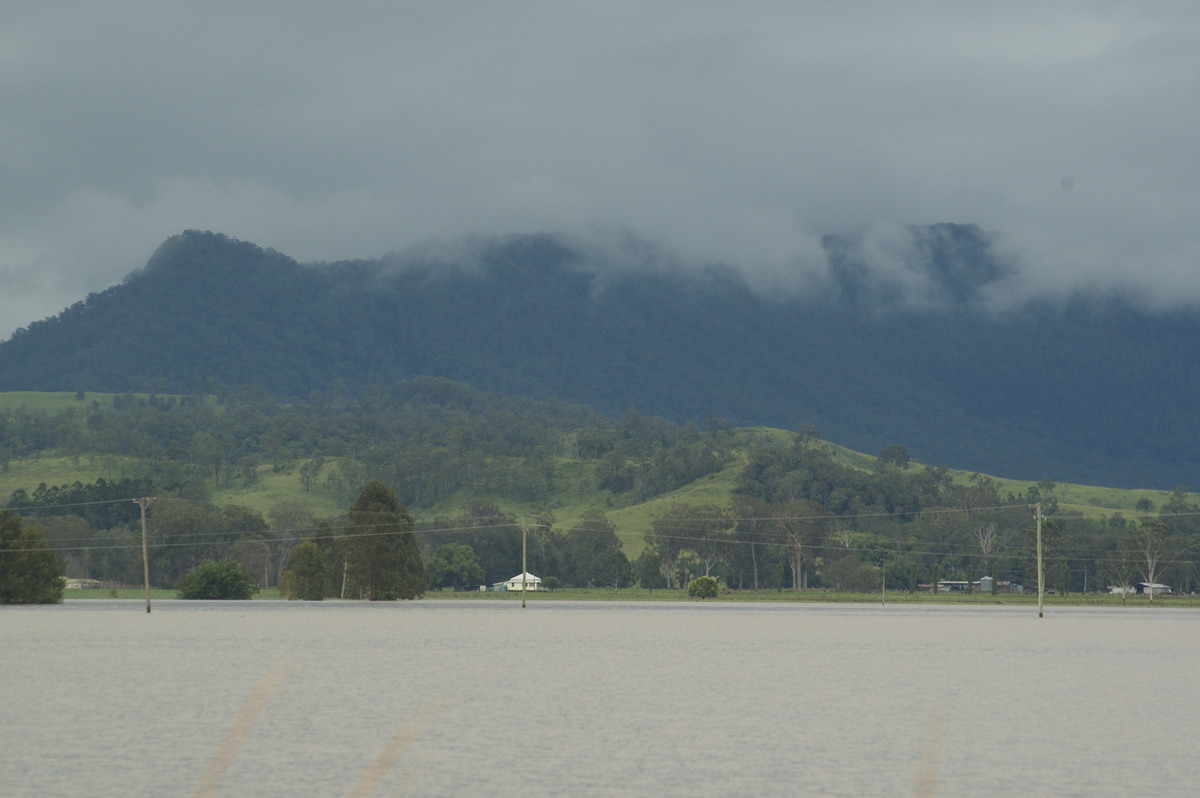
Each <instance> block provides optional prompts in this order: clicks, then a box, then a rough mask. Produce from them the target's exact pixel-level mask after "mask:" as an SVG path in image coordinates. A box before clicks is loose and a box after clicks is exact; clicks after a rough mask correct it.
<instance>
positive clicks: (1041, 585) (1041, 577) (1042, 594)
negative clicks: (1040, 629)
mask: <svg viewBox="0 0 1200 798" xmlns="http://www.w3.org/2000/svg"><path fill="white" fill-rule="evenodd" d="M1034 507H1035V508H1036V509H1035V510H1034V512H1035V513H1036V514H1037V579H1038V617H1039V618H1041V617H1044V616H1043V611H1042V608H1043V606H1044V604H1045V601H1046V569H1045V568H1044V567H1043V563H1042V505H1041V502H1038V503H1037V504H1036V505H1034Z"/></svg>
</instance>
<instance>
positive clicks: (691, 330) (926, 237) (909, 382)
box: [0, 225, 1200, 488]
mask: <svg viewBox="0 0 1200 798" xmlns="http://www.w3.org/2000/svg"><path fill="white" fill-rule="evenodd" d="M914 239H915V240H917V241H918V242H919V243H920V247H919V254H920V257H918V258H916V259H915V260H912V259H910V262H909V263H908V265H907V266H906V268H907V269H908V270H909V271H907V272H905V273H904V274H903V275H901V276H902V277H904V279H905V280H908V281H909V282H910V283H911V282H914V281H916V282H917V283H919V285H920V286H921V290H922V291H923V292H924V293H923V296H925V297H926V298H928V299H929V301H928V302H926V303H924V304H920V303H917V304H914V303H912V302H911V301H908V299H911V294H908V295H906V294H905V290H906V289H905V288H904V285H903V282H890V283H889V282H888V280H886V279H880V277H879V275H878V274H874V273H872V272H871V270H870V268H869V267H868V266H867V265H865V263H864V262H862V260H861V258H860V256H859V254H858V252H859V250H858V249H857V248H856V246H855V242H854V241H852V240H849V239H838V238H829V239H827V240H826V248H827V251H828V253H829V255H830V262H831V266H832V278H831V281H830V284H829V285H828V286H826V287H825V288H824V290H822V291H820V292H816V293H811V292H810V293H809V294H804V295H796V296H775V297H772V298H764V297H763V296H761V295H759V294H756V293H755V292H754V291H753V290H751V288H750V287H749V286H748V285H747V284H746V283H744V282H743V281H742V280H741V279H739V278H738V277H737V276H736V275H734V274H732V273H731V272H728V271H724V270H721V269H719V268H710V269H707V270H702V271H684V270H681V269H671V268H659V269H656V270H652V271H649V272H647V271H637V270H634V269H632V268H628V267H623V266H622V264H619V263H618V264H608V265H607V267H598V266H595V265H591V264H589V262H588V261H587V260H586V259H585V258H584V257H583V256H582V255H581V254H580V253H578V252H576V251H574V250H572V249H571V248H570V247H569V246H567V245H566V244H564V243H563V242H562V241H560V240H557V239H555V238H553V237H551V236H545V235H538V236H513V237H509V238H499V239H491V240H484V241H479V242H475V244H474V249H473V251H472V253H471V255H470V257H463V258H458V259H455V260H453V261H451V262H445V261H444V259H443V260H442V261H437V260H434V259H425V260H422V259H415V258H408V259H405V260H400V259H397V258H385V259H381V260H378V261H354V262H343V263H334V264H321V265H301V264H298V263H296V262H295V261H293V260H292V259H290V258H287V257H285V256H283V255H281V254H279V253H276V252H274V251H272V250H264V249H260V248H259V247H256V246H254V245H252V244H248V243H244V242H239V241H235V240H232V239H229V238H227V237H225V236H221V235H216V234H212V233H200V232H195V231H189V232H186V233H184V234H182V235H179V236H175V237H173V238H172V239H170V240H168V241H167V242H166V243H164V244H163V246H162V247H160V248H159V250H158V251H157V252H156V253H155V254H154V256H153V257H152V258H151V259H150V261H149V262H148V264H147V265H146V267H145V268H144V269H141V270H139V271H136V272H134V273H132V274H131V275H130V276H129V277H127V278H126V280H125V281H124V282H123V283H122V284H120V285H117V286H114V287H112V288H110V289H108V290H106V291H104V292H101V293H98V294H93V295H91V296H89V297H87V298H86V299H85V300H83V301H81V302H80V303H77V304H76V305H73V306H72V307H70V308H68V309H66V310H65V311H63V313H61V314H60V315H58V316H57V317H54V318H51V319H47V320H45V321H42V322H37V323H35V324H32V325H30V326H29V328H28V329H25V330H21V331H18V332H17V333H16V334H14V335H13V337H12V338H11V339H10V340H8V341H6V342H4V343H2V344H0V390H74V389H76V388H81V387H82V388H86V389H88V390H100V391H126V390H138V389H141V388H142V387H143V386H147V385H151V386H156V387H157V389H158V390H182V391H188V390H190V391H199V390H205V387H206V386H207V387H209V388H211V387H212V386H213V384H214V383H220V384H225V385H231V386H237V385H247V384H260V385H262V386H263V387H264V388H265V389H267V390H268V391H271V392H273V393H277V394H281V395H293V396H304V395H307V394H308V393H309V392H310V391H312V390H314V389H325V388H328V387H329V386H330V385H332V384H334V383H335V382H337V381H338V380H344V381H345V383H346V384H347V385H348V386H349V387H350V388H352V389H353V388H362V387H366V386H369V385H371V384H375V383H386V382H391V381H394V380H397V379H401V378H408V377H412V376H415V375H421V374H427V375H434V376H441V377H447V378H451V379H454V380H460V381H464V382H469V383H472V384H474V385H477V386H479V387H481V388H485V389H489V390H499V391H503V392H507V393H513V394H519V395H528V396H533V397H543V398H545V397H556V398H561V399H566V400H569V401H573V402H583V403H587V404H590V405H592V406H594V407H596V408H598V409H600V410H602V411H604V412H607V413H610V414H614V415H618V414H621V413H624V412H625V411H627V410H628V409H630V408H637V409H639V410H640V411H642V412H643V413H648V414H656V415H663V416H666V417H668V418H672V419H676V420H686V419H688V418H704V417H706V416H718V417H725V418H728V419H729V420H731V421H732V422H734V423H736V424H745V425H759V424H761V425H770V426H776V427H783V428H795V427H797V426H799V425H801V424H813V425H815V426H816V427H817V428H818V429H819V430H820V432H821V434H822V436H823V437H825V438H827V439H829V440H833V441H836V442H838V443H842V444H845V445H847V446H850V447H852V448H855V449H858V450H862V451H867V452H873V451H879V450H880V449H882V448H883V446H885V445H887V444H889V443H902V444H903V445H905V446H906V447H908V448H909V450H910V451H911V452H912V454H913V456H914V457H917V458H919V459H921V460H922V461H924V462H934V463H945V464H947V465H953V466H955V467H957V468H964V469H977V470H980V471H987V472H989V473H994V474H999V475H1003V476H1011V477H1017V478H1026V479H1038V478H1042V477H1049V478H1053V479H1056V480H1061V481H1073V482H1088V483H1098V484H1109V485H1113V486H1124V487H1158V488H1167V487H1170V486H1172V485H1174V484H1177V483H1185V484H1197V483H1198V482H1200V454H1198V453H1197V451H1196V449H1197V447H1196V446H1195V444H1196V442H1197V440H1198V439H1200V416H1198V414H1196V413H1195V412H1194V410H1193V409H1192V407H1191V401H1190V397H1192V396H1195V395H1196V394H1197V389H1198V388H1200V372H1198V370H1197V365H1196V364H1197V363H1200V358H1198V357H1197V356H1198V355H1200V315H1198V314H1197V313H1196V312H1194V311H1180V312H1175V313H1171V314H1152V313H1149V312H1146V311H1143V310H1140V309H1138V308H1137V307H1135V306H1133V305H1131V304H1129V303H1127V302H1124V301H1122V300H1121V299H1119V298H1115V297H1104V298H1095V299H1081V298H1074V299H1070V300H1064V301H1055V302H1050V301H1045V302H1041V303H1036V304H1026V305H1023V306H1021V307H1019V308H1016V309H1012V310H1008V311H1004V312H998V311H997V312H991V311H987V310H985V309H984V307H983V303H982V302H981V301H980V298H981V297H982V296H983V295H984V294H985V293H986V291H987V289H988V287H989V286H992V285H994V284H996V283H997V282H998V281H1000V280H1002V279H1003V278H1004V276H1005V270H1004V268H1003V266H1002V265H1000V264H999V263H997V262H996V261H994V260H993V259H992V258H991V257H990V255H989V250H988V247H987V239H986V237H985V236H983V234H981V233H980V232H979V231H978V230H976V229H975V228H971V227H967V226H956V225H941V226H934V227H931V228H918V229H916V230H915V231H914ZM906 297H908V299H906Z"/></svg>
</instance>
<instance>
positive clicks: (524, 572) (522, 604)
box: [521, 516, 529, 609]
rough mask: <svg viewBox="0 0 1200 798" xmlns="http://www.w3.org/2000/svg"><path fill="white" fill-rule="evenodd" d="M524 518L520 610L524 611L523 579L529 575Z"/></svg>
mask: <svg viewBox="0 0 1200 798" xmlns="http://www.w3.org/2000/svg"><path fill="white" fill-rule="evenodd" d="M525 538H526V534H525V516H521V609H525V579H526V575H527V574H528V573H529V565H528V564H527V563H526V560H525V552H526V546H525Z"/></svg>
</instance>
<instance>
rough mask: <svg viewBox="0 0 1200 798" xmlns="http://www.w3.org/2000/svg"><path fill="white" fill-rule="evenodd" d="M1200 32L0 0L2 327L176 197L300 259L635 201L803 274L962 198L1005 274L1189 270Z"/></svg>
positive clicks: (877, 246)
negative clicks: (843, 236) (853, 236)
mask: <svg viewBox="0 0 1200 798" xmlns="http://www.w3.org/2000/svg"><path fill="white" fill-rule="evenodd" d="M1198 34H1200V6H1197V5H1195V4H1194V3H1184V2H1180V3H1167V2H1163V3H1153V2H1151V3H1145V2H1116V1H1114V2H1100V1H1097V2H1069V1H1065V2H1060V3H1044V2H1021V1H1020V0H1017V1H1015V2H1010V3H974V2H961V0H945V1H944V2H920V1H919V0H918V1H917V2H911V3H885V2H856V1H855V0H847V1H846V2H795V3H779V2H742V3H726V2H660V3H655V2H623V1H622V0H614V1H613V2H605V3H594V2H495V3H493V2H455V1H454V0H447V1H445V2H436V3H434V2H403V1H401V2H386V3H385V2H354V0H350V1H349V2H343V3H338V4H332V3H326V2H303V1H302V0H292V2H248V3H228V2H210V1H208V0H205V2H188V1H187V0H183V1H182V2H172V3H161V2H132V1H130V2H119V1H117V0H91V2H62V3H44V2H20V1H19V0H17V1H15V2H8V3H5V4H4V5H3V6H2V7H0V108H2V109H3V111H2V112H0V284H2V285H3V286H4V290H3V292H2V297H0V314H2V316H0V336H7V335H8V334H9V333H10V332H11V331H12V329H14V328H16V327H18V326H22V325H25V324H28V323H29V322H30V321H33V320H36V319H38V318H42V317H44V316H47V315H50V314H53V313H55V312H57V311H58V310H60V309H61V308H62V307H63V306H65V305H66V304H69V303H70V302H72V301H75V300H77V299H79V298H81V297H82V296H83V295H85V294H86V293H87V292H89V291H94V290H99V289H102V288H104V287H106V286H108V285H111V284H113V283H114V282H117V281H119V280H120V279H121V277H122V276H124V275H125V274H126V273H128V272H130V271H132V270H133V269H135V268H137V267H139V266H140V265H141V264H143V263H144V262H145V260H146V258H147V257H148V256H149V254H150V253H151V252H152V251H153V249H154V248H155V246H157V244H158V243H160V242H161V241H162V240H163V239H164V238H166V237H167V236H169V235H171V234H174V233H176V232H179V231H181V230H183V229H188V228H195V229H210V230H215V231H220V232H224V233H226V234H228V235H231V236H234V237H237V238H241V239H243V240H248V241H253V242H255V243H257V244H260V245H262V246H270V247H274V248H275V249H277V250H279V251H281V252H284V253H287V254H289V255H291V256H293V257H295V258H297V259H298V260H301V261H310V260H337V259H344V258H354V257H377V256H380V255H382V254H384V253H386V252H389V251H394V250H404V249H406V248H411V247H418V246H423V245H424V242H429V241H438V240H451V239H454V238H456V237H460V236H470V235H479V234H483V235H487V234H506V233H515V232H539V231H548V232H556V233H561V234H564V235H569V236H573V237H575V238H576V239H577V240H590V241H593V242H594V243H593V250H594V251H598V252H603V251H609V252H612V251H618V250H619V249H620V242H619V241H616V242H615V243H614V242H613V241H607V242H606V234H604V233H602V232H599V231H622V232H621V233H619V234H614V235H616V236H617V237H618V238H619V236H620V235H625V234H626V233H625V231H634V232H636V234H637V235H638V236H641V237H643V238H645V239H646V240H648V241H653V242H656V246H658V247H661V249H662V251H664V252H669V253H671V255H670V258H672V259H678V260H679V261H682V262H712V261H723V262H726V263H729V264H731V265H734V266H737V267H739V268H742V269H744V270H745V271H746V272H747V273H748V274H749V275H750V276H751V277H752V278H753V279H755V280H757V281H759V282H760V283H764V284H769V285H781V286H786V287H789V288H794V289H796V290H803V287H804V285H805V283H806V281H807V280H812V279H820V277H821V276H822V274H823V271H824V268H825V264H824V262H823V259H822V257H823V256H822V251H821V247H820V243H819V242H820V236H821V235H823V234H827V233H851V232H856V233H865V236H864V239H863V240H864V241H865V242H867V244H869V245H870V246H866V247H865V249H864V252H865V253H866V254H867V255H870V254H871V253H873V252H887V253H892V254H894V253H895V252H897V251H898V250H902V249H903V245H902V242H901V243H899V244H897V243H896V240H895V239H896V238H897V236H900V237H902V236H903V230H904V228H905V226H906V225H914V224H915V225H920V224H929V223H935V222H969V223H974V224H977V225H979V226H980V227H982V228H984V229H985V230H988V231H992V232H995V233H996V234H997V236H998V237H997V242H998V243H997V246H998V247H999V248H1000V250H1001V251H1003V252H1004V253H1005V255H1006V257H1009V258H1011V260H1012V263H1014V264H1016V265H1017V267H1018V268H1017V269H1016V271H1015V272H1014V276H1013V277H1012V278H1011V279H1010V281H1009V283H1008V284H1007V285H1006V288H1005V290H1006V291H1008V292H1009V293H1010V294H1011V295H1012V296H1013V297H1018V298H1019V297H1021V296H1030V295H1036V294H1039V293H1042V292H1046V291H1066V290H1080V289H1082V290H1096V289H1103V288H1110V287H1111V288H1115V289H1120V290H1123V291H1126V292H1128V293H1131V294H1133V295H1137V296H1141V297H1143V298H1144V299H1145V300H1146V301H1147V302H1152V303H1161V304H1164V305H1165V304H1170V303H1179V302H1189V303H1190V302H1197V301H1200V269H1198V268H1197V265H1200V226H1198V225H1197V224H1196V220H1197V219H1198V218H1200V159H1197V158H1196V157H1195V152H1194V151H1195V143H1194V139H1195V135H1196V134H1195V131H1196V130H1197V129H1200V124H1198V123H1200V41H1198V39H1200V35H1198ZM612 237H613V236H612V235H609V236H608V238H612ZM881 242H882V244H881ZM893 261H894V258H889V257H882V258H881V259H879V260H878V262H875V263H873V265H874V266H875V267H877V268H878V270H879V271H880V273H881V274H884V275H885V276H886V275H888V274H892V273H894V271H895V269H896V268H897V267H896V265H895V263H894V262H893Z"/></svg>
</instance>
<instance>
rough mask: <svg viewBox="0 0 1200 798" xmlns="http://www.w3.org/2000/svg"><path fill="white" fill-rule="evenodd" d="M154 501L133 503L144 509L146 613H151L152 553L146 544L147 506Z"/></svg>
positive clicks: (137, 500) (144, 500)
mask: <svg viewBox="0 0 1200 798" xmlns="http://www.w3.org/2000/svg"><path fill="white" fill-rule="evenodd" d="M152 501H154V499H149V498H147V499H134V500H133V503H134V504H136V505H137V506H138V507H140V508H141V509H142V580H143V582H145V585H146V612H150V553H149V546H147V544H146V505H148V504H150V502H152Z"/></svg>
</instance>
